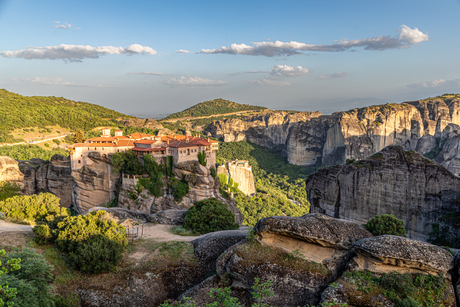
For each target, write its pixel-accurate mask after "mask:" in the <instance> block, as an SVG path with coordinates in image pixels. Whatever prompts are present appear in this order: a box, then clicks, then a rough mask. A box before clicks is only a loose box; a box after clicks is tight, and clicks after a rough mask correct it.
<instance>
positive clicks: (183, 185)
mask: <svg viewBox="0 0 460 307" xmlns="http://www.w3.org/2000/svg"><path fill="white" fill-rule="evenodd" d="M184 179H185V177H184V178H183V179H182V180H177V179H174V178H171V179H170V182H169V186H170V187H171V193H172V195H173V196H174V199H175V200H177V201H179V202H180V201H182V198H183V197H184V196H185V195H186V194H187V193H188V191H189V190H190V187H189V186H188V184H187V182H185V180H184Z"/></svg>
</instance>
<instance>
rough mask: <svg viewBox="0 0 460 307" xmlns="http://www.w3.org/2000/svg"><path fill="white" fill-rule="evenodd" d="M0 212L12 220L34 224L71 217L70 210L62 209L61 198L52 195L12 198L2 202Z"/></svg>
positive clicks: (43, 194) (42, 194)
mask: <svg viewBox="0 0 460 307" xmlns="http://www.w3.org/2000/svg"><path fill="white" fill-rule="evenodd" d="M0 212H3V213H4V215H5V217H7V218H9V219H11V220H14V221H21V222H26V223H32V224H33V223H36V222H47V221H53V220H54V219H55V218H57V217H61V216H68V215H69V210H68V209H67V208H62V207H61V206H60V205H59V198H57V197H56V196H55V195H54V194H51V193H40V194H39V195H37V194H34V195H31V196H27V195H24V196H13V197H10V198H8V199H5V200H4V201H0Z"/></svg>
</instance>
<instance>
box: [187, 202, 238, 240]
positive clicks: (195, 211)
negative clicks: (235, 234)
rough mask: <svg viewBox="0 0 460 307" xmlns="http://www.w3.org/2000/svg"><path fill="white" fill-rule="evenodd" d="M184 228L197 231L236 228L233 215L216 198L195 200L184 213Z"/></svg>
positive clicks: (205, 231) (206, 231) (204, 231)
mask: <svg viewBox="0 0 460 307" xmlns="http://www.w3.org/2000/svg"><path fill="white" fill-rule="evenodd" d="M184 228H187V229H191V230H193V231H195V232H198V233H208V232H213V231H219V230H227V229H237V228H238V224H237V223H235V215H234V214H233V213H232V212H231V211H230V210H228V209H227V207H226V206H225V205H224V204H223V203H222V202H221V201H220V200H218V199H217V198H214V197H212V198H207V199H204V200H201V201H197V202H196V203H195V204H194V205H193V207H191V208H190V209H189V210H188V211H187V214H186V215H185V223H184Z"/></svg>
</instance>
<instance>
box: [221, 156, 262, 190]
mask: <svg viewBox="0 0 460 307" xmlns="http://www.w3.org/2000/svg"><path fill="white" fill-rule="evenodd" d="M219 174H225V176H227V178H231V179H232V180H233V182H235V183H237V184H238V189H239V190H240V191H241V192H243V193H244V194H246V195H252V194H255V193H256V186H255V183H254V175H253V173H252V167H251V166H250V165H249V164H248V161H238V160H236V161H228V162H227V163H226V165H222V166H219V167H218V168H217V175H219Z"/></svg>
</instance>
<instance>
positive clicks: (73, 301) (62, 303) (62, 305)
mask: <svg viewBox="0 0 460 307" xmlns="http://www.w3.org/2000/svg"><path fill="white" fill-rule="evenodd" d="M79 306H81V300H80V296H79V295H78V294H77V293H75V292H71V293H67V294H66V295H65V296H55V297H54V307H79Z"/></svg>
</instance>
